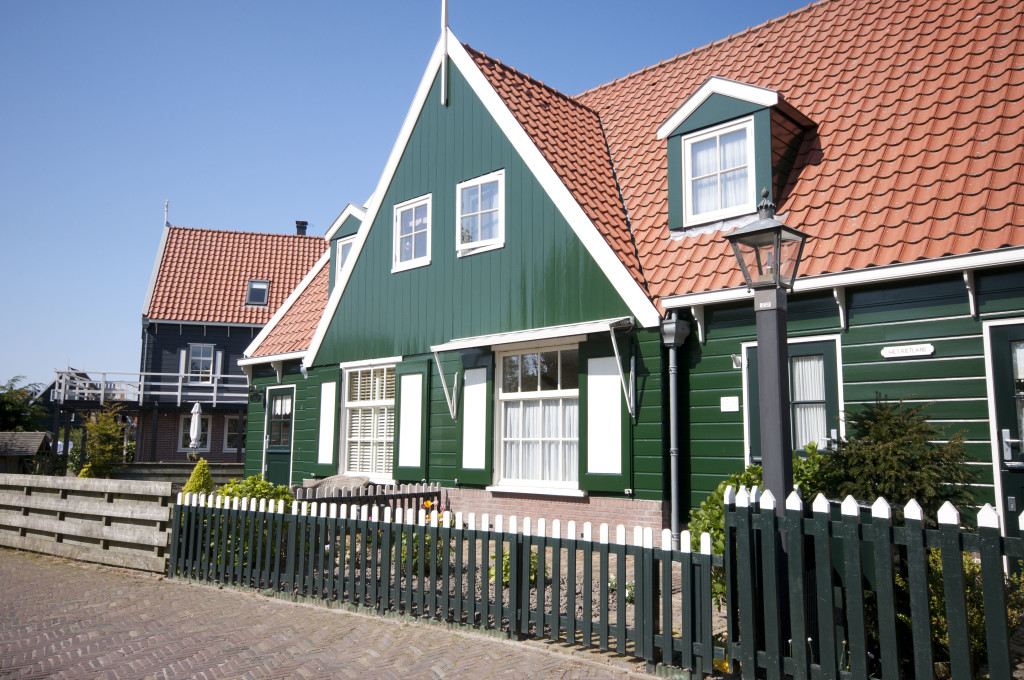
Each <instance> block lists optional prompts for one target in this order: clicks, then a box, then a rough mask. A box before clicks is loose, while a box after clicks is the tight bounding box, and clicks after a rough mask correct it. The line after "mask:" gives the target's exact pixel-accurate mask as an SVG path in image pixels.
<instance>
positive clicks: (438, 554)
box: [402, 532, 454, 574]
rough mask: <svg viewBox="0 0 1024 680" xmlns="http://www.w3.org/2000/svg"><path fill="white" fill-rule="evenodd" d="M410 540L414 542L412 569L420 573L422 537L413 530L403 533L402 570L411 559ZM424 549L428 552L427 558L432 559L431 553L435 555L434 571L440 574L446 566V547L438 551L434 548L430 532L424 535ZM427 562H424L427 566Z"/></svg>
mask: <svg viewBox="0 0 1024 680" xmlns="http://www.w3.org/2000/svg"><path fill="white" fill-rule="evenodd" d="M410 541H411V542H412V571H413V573H418V572H419V568H420V539H419V536H418V535H417V534H415V533H412V532H409V533H403V534H402V570H403V571H404V570H405V565H406V561H407V560H408V559H409V552H410V551H409V549H408V543H409V542H410ZM423 550H424V551H426V553H427V559H430V556H431V555H433V556H434V569H435V571H434V573H436V574H440V573H441V569H442V567H444V548H443V547H441V548H439V549H438V550H436V551H435V550H433V544H432V541H431V536H430V534H429V533H428V534H426V535H425V536H424V537H423ZM453 550H454V548H453ZM451 552H452V551H450V552H449V554H451ZM426 564H427V563H424V565H425V566H426Z"/></svg>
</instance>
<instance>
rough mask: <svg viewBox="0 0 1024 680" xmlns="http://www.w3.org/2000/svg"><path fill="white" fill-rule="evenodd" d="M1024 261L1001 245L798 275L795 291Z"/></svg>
mask: <svg viewBox="0 0 1024 680" xmlns="http://www.w3.org/2000/svg"><path fill="white" fill-rule="evenodd" d="M1022 263H1024V247H1019V246H1018V247H1015V248H1000V249H998V250H990V251H987V252H984V253H973V254H970V255H952V256H949V257H940V258H936V259H933V260H925V261H923V262H908V263H905V264H893V265H886V266H883V267H869V268H867V269H859V270H857V271H851V272H837V273H835V274H821V275H819V276H811V277H803V278H797V280H796V283H795V285H794V287H793V289H794V292H796V293H802V292H806V291H815V290H828V289H832V288H838V287H845V286H857V285H866V284H871V283H884V282H886V281H899V280H901V279H910V278H917V277H921V276H936V275H941V274H954V273H959V272H963V271H965V270H972V269H983V268H988V267H1002V266H1005V265H1011V264H1022ZM752 297H754V294H753V292H750V291H748V290H747V289H746V288H725V289H722V290H711V291H707V292H704V293H689V294H684V295H673V296H671V297H664V298H662V299H661V303H662V305H664V307H665V308H666V309H679V308H682V307H690V306H701V305H714V304H722V303H726V302H735V301H737V300H748V299H750V298H752Z"/></svg>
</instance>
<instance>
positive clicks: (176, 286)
mask: <svg viewBox="0 0 1024 680" xmlns="http://www.w3.org/2000/svg"><path fill="white" fill-rule="evenodd" d="M327 247H328V243H327V241H326V240H325V239H323V238H322V237H320V236H298V235H296V234H263V233H254V232H246V231H223V230H217V229H193V228H189V227H168V228H167V240H166V243H165V245H164V250H163V253H162V256H161V259H160V265H159V270H158V272H157V275H156V282H155V284H154V287H153V294H152V299H151V300H150V303H149V309H147V310H143V316H146V317H148V318H150V319H154V320H168V321H193V322H203V323H223V324H265V323H267V321H269V320H270V317H271V316H273V314H274V311H275V310H277V308H278V307H280V306H281V304H282V303H283V302H284V301H285V299H286V298H287V297H288V295H290V294H291V292H292V291H293V290H294V289H295V287H296V286H297V285H298V284H299V282H300V281H301V280H302V278H303V277H304V276H305V275H306V273H307V272H309V270H310V269H311V268H312V267H313V265H314V264H315V263H316V261H317V259H319V257H320V256H321V255H322V254H323V253H324V251H325V250H327ZM250 279H259V280H264V281H270V289H269V295H268V302H267V305H266V306H262V307H257V306H247V305H246V304H245V297H246V292H247V290H248V286H249V280H250Z"/></svg>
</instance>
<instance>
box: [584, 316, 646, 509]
mask: <svg viewBox="0 0 1024 680" xmlns="http://www.w3.org/2000/svg"><path fill="white" fill-rule="evenodd" d="M618 340H619V348H620V350H621V351H622V354H623V356H622V361H623V363H624V365H625V366H628V362H629V352H630V351H632V349H633V347H632V341H631V339H630V338H626V339H625V340H624V339H623V338H622V337H621V336H620V337H619V338H618ZM626 370H627V371H628V369H626ZM627 380H628V378H627ZM579 414H580V422H579V428H580V430H579V438H580V468H579V482H580V489H582V490H584V491H612V492H618V493H622V492H623V491H624V490H625V489H628V488H630V487H631V484H630V480H631V479H632V469H631V463H632V456H631V455H630V442H631V439H630V419H629V411H628V409H627V408H626V400H625V398H624V396H623V393H622V383H621V381H620V378H619V372H618V369H617V368H616V358H615V353H614V352H613V351H612V347H611V340H609V339H605V338H601V339H598V340H592V341H589V342H586V343H583V344H581V345H580V411H579ZM616 416H617V418H618V419H617V420H616V419H615V417H616Z"/></svg>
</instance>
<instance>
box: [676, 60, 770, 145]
mask: <svg viewBox="0 0 1024 680" xmlns="http://www.w3.org/2000/svg"><path fill="white" fill-rule="evenodd" d="M713 94H721V95H725V96H726V97H732V98H733V99H740V100H742V101H746V102H750V103H752V104H757V105H759V106H764V107H766V108H767V107H771V106H775V105H777V104H778V103H779V93H778V92H776V91H775V90H769V89H768V88H765V87H759V86H757V85H749V84H747V83H741V82H740V81H738V80H730V79H728V78H722V77H720V76H711V77H710V78H708V79H707V80H705V81H704V84H703V85H701V86H700V87H698V88H697V91H696V92H694V93H693V94H691V95H690V96H689V97H687V98H686V101H684V102H683V103H682V105H681V106H680V107H679V108H678V109H676V112H675V113H673V114H672V115H671V116H669V119H668V120H666V121H665V122H664V123H662V124H661V127H659V128H658V139H665V138H666V137H668V136H669V135H670V134H672V132H673V131H674V130H675V129H676V128H677V127H679V126H680V125H681V124H682V122H683V121H684V120H686V119H687V118H689V117H690V115H691V114H692V113H693V112H694V111H696V110H697V109H698V108H699V107H700V105H701V104H703V103H704V102H705V101H707V99H708V97H710V96H711V95H713Z"/></svg>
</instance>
